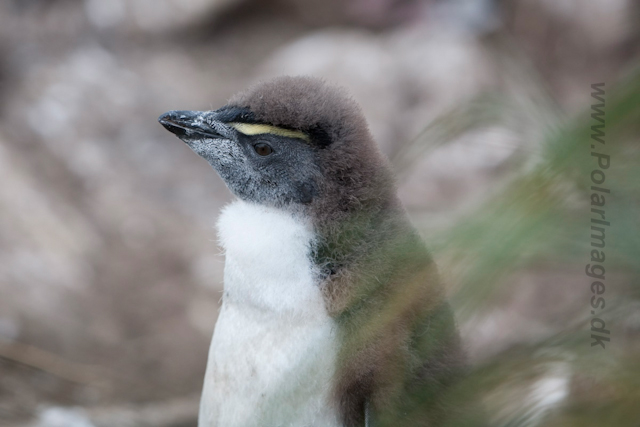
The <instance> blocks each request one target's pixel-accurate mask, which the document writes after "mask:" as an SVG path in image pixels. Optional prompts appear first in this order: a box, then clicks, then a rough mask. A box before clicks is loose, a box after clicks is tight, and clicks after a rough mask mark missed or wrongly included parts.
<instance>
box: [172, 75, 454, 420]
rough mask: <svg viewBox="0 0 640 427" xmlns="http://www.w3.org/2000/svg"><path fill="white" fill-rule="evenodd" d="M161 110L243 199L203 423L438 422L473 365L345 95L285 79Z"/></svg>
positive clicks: (227, 214)
mask: <svg viewBox="0 0 640 427" xmlns="http://www.w3.org/2000/svg"><path fill="white" fill-rule="evenodd" d="M160 122H161V123H162V124H163V125H164V126H165V127H166V128H167V129H168V130H170V131H171V132H173V133H175V134H176V135H177V136H178V137H180V138H181V139H182V140H183V141H185V142H186V143H187V144H188V145H189V146H190V147H191V148H192V149H193V150H194V151H195V152H196V153H198V154H199V155H201V156H202V157H203V158H205V159H206V160H207V161H208V162H209V163H210V164H211V165H212V166H213V168H214V169H215V170H216V171H217V172H218V174H219V175H220V176H221V178H222V179H223V180H224V181H225V183H226V184H227V186H228V187H229V189H230V190H231V192H232V193H234V195H235V196H236V197H237V198H238V200H237V201H235V202H233V203H232V204H231V205H230V206H228V207H227V208H226V209H225V210H224V212H223V214H222V216H221V218H220V220H219V223H218V229H219V236H220V242H221V245H222V246H223V248H224V249H225V251H226V263H225V278H224V280H225V284H224V294H223V299H222V301H223V302H222V309H221V312H220V316H219V319H218V322H217V324H216V328H215V332H214V336H213V339H212V343H211V349H210V354H209V360H208V366H207V373H206V377H205V385H204V391H203V396H202V402H201V410H200V418H199V427H249V426H265V427H280V426H282V427H285V426H291V427H297V426H301V427H302V426H304V427H333V426H336V427H362V426H366V427H371V426H375V427H387V426H389V427H396V426H408V427H413V426H416V427H419V426H424V427H427V426H428V427H436V426H439V425H443V424H444V423H445V422H446V421H448V420H450V419H451V418H452V414H455V413H456V411H457V409H456V408H455V407H454V406H453V405H451V404H450V403H449V402H448V400H447V394H448V393H449V391H450V390H451V388H452V387H453V386H455V384H456V383H457V381H458V379H459V378H460V376H461V374H462V372H463V369H464V361H463V355H462V352H461V350H460V345H459V339H458V333H457V330H456V326H455V322H454V319H453V316H452V314H451V310H450V309H449V306H448V304H447V302H446V301H445V299H444V292H443V289H442V286H441V284H440V281H439V278H438V274H437V271H436V268H435V265H434V263H433V262H432V260H431V258H430V256H429V253H428V251H427V250H426V248H425V246H424V244H423V243H422V242H421V240H420V239H419V237H418V236H417V233H416V232H415V230H414V229H413V228H412V226H411V225H410V223H409V221H408V219H407V217H406V214H405V213H404V210H403V209H402V207H401V204H400V202H399V200H398V199H397V196H396V191H395V185H394V182H393V177H392V174H391V172H390V168H389V167H388V164H387V161H386V160H385V159H384V157H383V156H382V155H381V154H380V152H379V151H378V149H377V147H376V145H375V143H374V141H373V139H372V137H371V135H370V133H369V131H368V128H367V124H366V121H365V120H364V117H363V116H362V113H361V112H360V109H359V107H358V106H357V104H355V102H354V101H353V100H351V99H350V98H349V97H348V96H347V95H345V93H344V91H342V90H340V89H337V88H334V87H332V86H329V85H326V84H325V83H324V82H322V81H320V80H318V79H313V78H308V77H281V78H277V79H274V80H272V81H268V82H265V83H261V84H258V85H256V86H254V87H252V88H250V89H248V90H247V91H245V92H243V93H241V94H239V95H237V96H235V97H233V98H232V99H231V100H230V101H229V103H228V105H226V106H225V107H223V108H221V109H219V110H216V111H206V112H193V111H172V112H169V113H166V114H164V115H163V116H161V117H160Z"/></svg>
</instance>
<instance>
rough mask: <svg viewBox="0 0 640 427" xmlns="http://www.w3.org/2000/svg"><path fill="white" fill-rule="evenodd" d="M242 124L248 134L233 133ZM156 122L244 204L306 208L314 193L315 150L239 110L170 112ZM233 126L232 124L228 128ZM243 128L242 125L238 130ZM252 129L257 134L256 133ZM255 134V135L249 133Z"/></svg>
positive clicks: (302, 140)
mask: <svg viewBox="0 0 640 427" xmlns="http://www.w3.org/2000/svg"><path fill="white" fill-rule="evenodd" d="M239 119H243V120H244V121H245V122H244V123H245V124H248V125H249V126H248V129H249V131H246V130H245V129H243V128H241V130H245V132H246V133H242V132H240V131H239V130H237V129H236V127H239V126H238V125H237V123H242V122H238V120H239ZM159 121H160V123H161V124H162V125H163V126H164V127H165V128H166V129H167V130H169V131H170V132H172V133H174V134H175V135H176V136H178V138H180V139H181V140H183V141H184V142H185V143H187V145H189V147H191V149H192V150H193V151H195V152H196V153H197V154H199V155H200V156H202V157H203V158H204V159H206V160H207V162H209V164H210V165H211V166H213V168H214V169H215V170H216V171H217V172H218V174H219V175H220V177H222V179H223V180H224V182H225V183H226V184H227V187H229V189H230V190H231V192H232V193H234V194H235V195H236V196H238V197H239V198H241V199H243V200H247V201H252V202H256V203H261V204H265V205H271V206H292V205H300V204H309V203H311V202H312V200H313V198H314V197H315V196H316V194H317V189H318V187H317V185H316V179H317V177H318V170H319V169H318V166H317V164H316V161H315V159H316V150H317V149H318V148H316V147H314V146H312V145H311V144H310V143H308V142H307V141H305V140H304V139H303V138H298V137H296V136H295V133H294V132H288V131H286V130H284V131H283V132H278V130H277V128H273V129H274V132H275V133H271V132H265V133H262V131H263V130H264V131H268V130H269V129H270V128H272V127H269V126H264V125H260V124H256V123H251V122H250V115H249V114H247V113H246V112H242V111H230V110H229V109H228V108H227V109H221V110H218V111H170V112H168V113H166V114H163V115H162V116H160V118H159ZM230 123H234V124H230ZM241 126H242V125H241ZM256 130H258V131H260V132H258V133H256ZM251 133H256V134H251Z"/></svg>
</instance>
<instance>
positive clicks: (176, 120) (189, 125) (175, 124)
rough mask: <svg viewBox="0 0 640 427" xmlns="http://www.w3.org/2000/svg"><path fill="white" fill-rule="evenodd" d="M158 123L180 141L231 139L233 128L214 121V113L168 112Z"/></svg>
mask: <svg viewBox="0 0 640 427" xmlns="http://www.w3.org/2000/svg"><path fill="white" fill-rule="evenodd" d="M158 122H160V124H161V125H162V126H164V127H165V129H167V130H168V131H169V132H171V133H173V134H175V135H176V136H177V137H178V138H180V139H182V140H192V139H202V138H207V139H233V137H234V132H233V128H231V127H229V126H227V125H226V124H225V123H223V122H221V121H219V120H216V112H215V111H169V112H168V113H164V114H163V115H161V116H160V117H159V118H158Z"/></svg>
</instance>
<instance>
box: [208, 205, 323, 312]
mask: <svg viewBox="0 0 640 427" xmlns="http://www.w3.org/2000/svg"><path fill="white" fill-rule="evenodd" d="M218 234H219V239H220V244H221V246H222V247H223V248H224V250H225V253H226V262H225V273H224V274H225V278H224V282H225V285H224V286H225V288H224V296H223V301H224V302H225V303H233V304H242V305H246V306H250V307H253V308H256V309H259V310H263V311H268V312H272V313H273V314H281V315H284V316H288V317H290V316H296V317H309V316H321V317H326V310H325V308H324V302H323V299H322V295H321V291H320V289H319V286H318V282H319V278H320V275H319V272H318V268H317V266H316V264H315V263H314V262H313V260H312V258H311V248H312V247H313V245H314V242H315V241H316V234H315V232H314V228H313V225H312V223H311V221H310V220H307V219H305V217H303V216H302V215H296V214H293V213H290V212H286V211H284V210H281V209H278V208H274V207H268V206H264V205H259V204H255V203H250V202H245V201H241V200H238V201H235V202H233V203H231V204H230V205H228V206H227V207H225V208H224V209H223V211H222V214H221V216H220V219H219V221H218Z"/></svg>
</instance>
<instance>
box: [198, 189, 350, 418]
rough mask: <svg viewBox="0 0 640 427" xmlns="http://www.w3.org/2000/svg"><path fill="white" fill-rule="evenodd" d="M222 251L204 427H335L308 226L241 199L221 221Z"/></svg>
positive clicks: (331, 328)
mask: <svg viewBox="0 0 640 427" xmlns="http://www.w3.org/2000/svg"><path fill="white" fill-rule="evenodd" d="M218 231H219V236H220V242H221V245H222V246H223V248H224V249H225V252H226V263H225V274H224V281H225V283H224V297H223V303H222V309H221V311H220V316H219V318H218V322H217V324H216V328H215V332H214V334H213V340H212V342H211V349H210V351H209V360H208V364H207V373H206V376H205V381H204V390H203V394H202V401H201V406H200V417H199V423H198V425H199V427H258V426H260V427H337V426H339V425H340V423H339V421H338V416H337V410H336V408H335V407H334V405H333V403H332V399H331V383H332V379H333V375H334V372H335V370H334V366H335V358H336V352H337V347H338V346H337V342H336V329H335V324H334V321H333V320H332V319H331V318H330V317H329V315H328V314H327V312H326V309H325V305H324V301H323V298H322V294H321V292H320V288H319V287H318V284H317V279H316V275H315V267H314V266H313V263H312V262H311V260H310V259H309V257H308V254H309V249H310V244H311V243H312V241H313V238H314V235H313V230H312V228H311V226H310V224H306V223H305V222H304V221H302V220H300V219H297V218H294V217H292V216H291V215H289V214H286V213H284V212H280V211H278V210H276V209H272V208H267V207H263V206H259V205H255V204H250V203H246V202H242V201H237V202H234V203H232V204H231V205H229V206H227V207H226V208H225V209H224V211H223V213H222V215H221V217H220V220H219V222H218Z"/></svg>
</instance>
